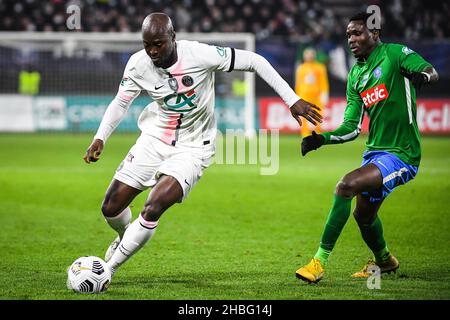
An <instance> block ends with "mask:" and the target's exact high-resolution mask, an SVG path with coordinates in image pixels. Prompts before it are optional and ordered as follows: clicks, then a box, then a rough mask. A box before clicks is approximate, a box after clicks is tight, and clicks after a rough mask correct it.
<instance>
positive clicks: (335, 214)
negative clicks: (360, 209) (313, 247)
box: [314, 194, 352, 265]
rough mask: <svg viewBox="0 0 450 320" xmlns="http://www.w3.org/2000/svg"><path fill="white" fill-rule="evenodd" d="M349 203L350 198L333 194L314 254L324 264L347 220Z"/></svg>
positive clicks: (350, 201)
mask: <svg viewBox="0 0 450 320" xmlns="http://www.w3.org/2000/svg"><path fill="white" fill-rule="evenodd" d="M351 203H352V199H345V198H343V197H341V196H338V195H336V194H335V195H334V201H333V206H332V208H331V211H330V213H329V215H328V218H327V222H326V224H325V228H324V230H323V233H322V238H321V240H320V247H319V249H318V250H317V253H316V255H315V256H314V258H316V259H319V260H320V261H321V263H322V264H324V265H325V264H326V263H327V261H328V257H329V255H330V254H331V251H332V250H333V248H334V245H335V244H336V241H337V239H338V238H339V235H340V234H341V232H342V229H343V228H344V226H345V224H346V223H347V221H348V218H349V216H350V207H351Z"/></svg>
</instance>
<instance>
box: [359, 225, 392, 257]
mask: <svg viewBox="0 0 450 320" xmlns="http://www.w3.org/2000/svg"><path fill="white" fill-rule="evenodd" d="M358 226H359V229H360V230H361V235H362V237H363V239H364V241H365V242H366V244H367V246H368V247H369V248H370V250H372V252H373V254H374V255H375V260H376V261H377V262H383V261H386V260H387V258H389V255H390V253H389V250H388V248H387V246H386V241H385V240H384V236H383V225H382V223H381V220H380V218H379V217H378V216H377V217H376V219H375V220H374V221H373V222H372V224H370V225H365V224H359V223H358Z"/></svg>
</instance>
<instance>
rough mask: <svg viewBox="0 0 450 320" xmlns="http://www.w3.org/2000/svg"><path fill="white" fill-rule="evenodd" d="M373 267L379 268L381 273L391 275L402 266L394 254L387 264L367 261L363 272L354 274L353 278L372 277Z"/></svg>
mask: <svg viewBox="0 0 450 320" xmlns="http://www.w3.org/2000/svg"><path fill="white" fill-rule="evenodd" d="M373 266H378V267H379V268H380V272H381V273H391V272H396V271H397V269H398V267H399V266H400V264H399V262H398V260H397V258H396V257H394V256H393V255H392V254H391V255H390V256H389V258H388V259H387V260H386V261H385V262H382V263H376V262H375V261H374V260H373V259H369V261H367V263H366V265H365V266H364V267H363V269H362V270H361V271H358V272H356V273H354V274H352V278H368V277H370V276H371V275H372V273H371V272H370V271H369V270H370V269H372V268H371V267H373Z"/></svg>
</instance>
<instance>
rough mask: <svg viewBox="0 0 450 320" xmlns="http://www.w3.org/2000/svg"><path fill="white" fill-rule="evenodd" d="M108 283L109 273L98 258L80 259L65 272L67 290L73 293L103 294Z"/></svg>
mask: <svg viewBox="0 0 450 320" xmlns="http://www.w3.org/2000/svg"><path fill="white" fill-rule="evenodd" d="M110 283H111V271H110V269H109V267H108V266H107V265H106V262H105V261H103V260H102V259H101V258H99V257H94V256H86V257H80V258H78V259H77V260H75V261H74V262H73V263H72V265H71V266H70V267H69V269H68V270H67V288H68V289H72V290H74V291H75V292H79V293H101V292H105V291H106V290H107V289H108V286H109V284H110Z"/></svg>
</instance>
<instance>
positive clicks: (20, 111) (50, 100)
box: [0, 95, 245, 132]
mask: <svg viewBox="0 0 450 320" xmlns="http://www.w3.org/2000/svg"><path fill="white" fill-rule="evenodd" d="M112 98H113V97H111V96H35V97H32V96H23V95H0V131H5V132H14V131H16V132H34V131H71V132H94V131H96V130H97V128H98V126H99V124H100V122H101V120H102V117H103V114H104V113H105V110H106V108H107V107H108V104H109V103H110V102H111V100H112ZM150 102H151V99H150V98H149V97H146V96H140V97H137V98H136V99H135V100H134V101H133V104H132V106H131V107H130V109H129V110H128V112H127V114H126V116H125V118H124V119H123V120H122V121H121V123H120V125H119V126H118V127H117V131H127V132H135V131H139V128H138V126H137V119H138V118H139V115H140V113H141V112H142V110H143V109H144V108H145V107H146V106H147V104H149V103H150ZM10 105H14V106H15V107H14V109H12V108H10V107H9V106H10ZM215 112H216V118H217V127H218V129H219V130H221V131H223V132H225V130H226V129H242V128H244V126H245V115H244V113H245V108H244V100H243V99H239V98H236V99H233V98H216V110H215Z"/></svg>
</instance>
